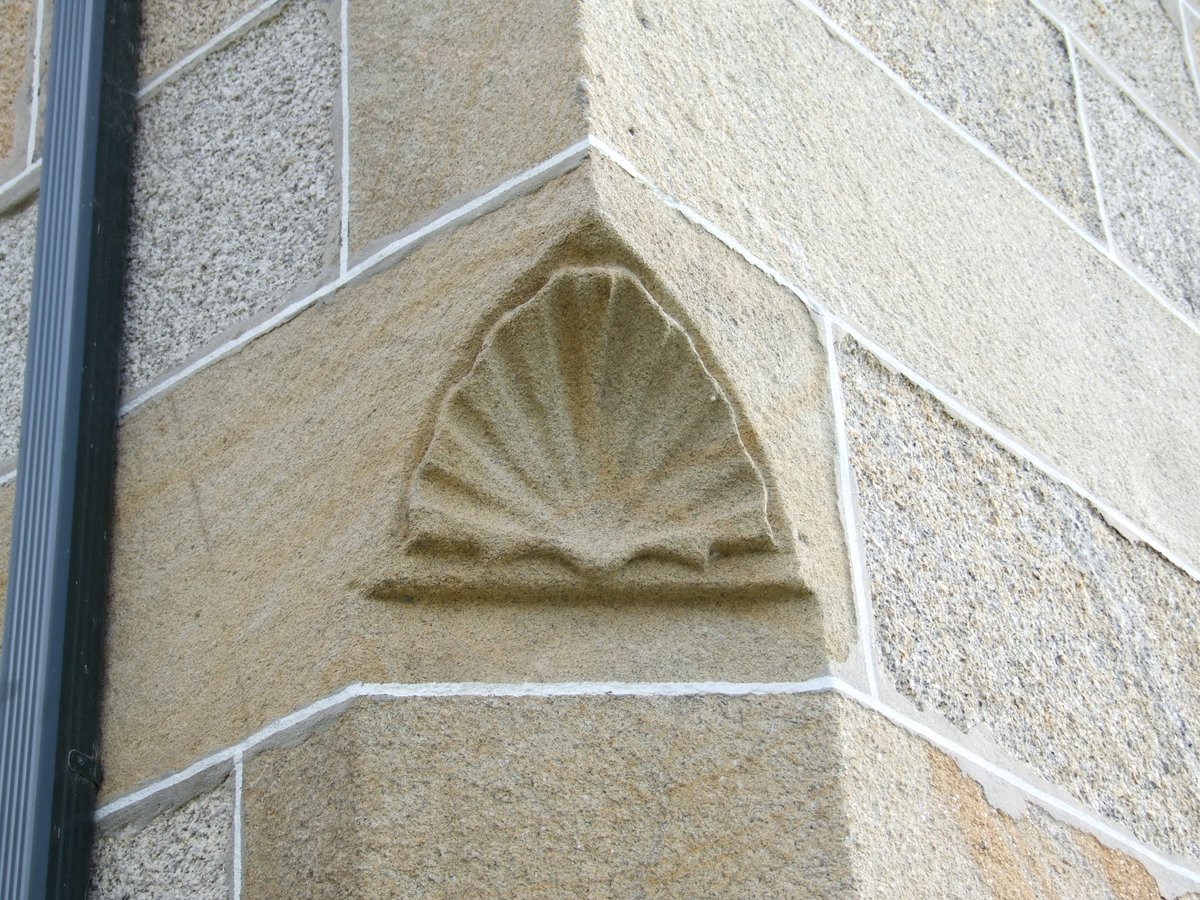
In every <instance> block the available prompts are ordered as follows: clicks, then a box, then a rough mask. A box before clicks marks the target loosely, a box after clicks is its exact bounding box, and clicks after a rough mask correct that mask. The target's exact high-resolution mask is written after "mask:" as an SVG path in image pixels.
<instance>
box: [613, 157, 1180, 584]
mask: <svg viewBox="0 0 1200 900" xmlns="http://www.w3.org/2000/svg"><path fill="white" fill-rule="evenodd" d="M592 142H593V144H594V145H595V148H596V151H597V152H599V153H601V154H602V155H604V156H606V157H607V158H608V159H609V161H610V162H612V163H613V164H614V165H616V166H618V167H619V168H621V169H623V170H624V171H625V172H626V173H627V174H628V175H630V176H631V177H632V178H633V179H634V180H635V181H638V182H639V183H641V184H643V185H645V186H646V187H647V188H648V189H649V190H650V191H651V192H652V193H653V194H654V195H655V196H656V197H658V199H659V200H660V201H661V202H662V203H664V204H665V205H666V206H668V207H670V208H671V209H674V210H676V211H677V212H679V213H680V214H682V215H683V216H684V217H685V218H687V219H688V220H689V221H690V222H692V223H694V224H695V225H698V226H699V227H701V228H703V229H704V230H705V231H707V232H708V233H709V234H711V235H712V236H713V237H714V238H716V239H717V240H718V241H720V242H721V243H722V244H724V245H725V246H726V247H728V248H729V249H730V250H732V251H733V252H734V253H737V254H738V255H739V256H741V257H742V258H743V259H745V260H746V262H748V263H749V264H750V265H752V266H754V267H755V268H757V269H759V270H760V271H761V272H762V273H763V274H764V275H766V276H767V277H768V278H770V279H772V280H773V281H775V282H776V283H777V284H779V285H780V286H781V287H784V288H785V289H787V290H788V291H790V292H791V293H792V294H794V295H795V296H796V297H797V298H798V299H799V300H800V301H801V302H802V303H804V304H805V306H807V307H808V308H809V309H810V310H811V311H812V312H814V313H815V314H817V315H820V316H826V317H828V318H830V319H831V320H832V321H833V322H835V323H836V324H837V325H838V327H839V328H841V329H842V330H843V331H844V332H846V333H847V334H849V335H850V336H851V337H853V338H854V339H855V340H856V341H858V342H859V343H860V344H862V345H863V347H864V348H865V349H866V350H868V351H869V352H871V353H872V354H874V355H875V356H876V357H878V358H879V359H880V360H881V361H882V362H883V363H884V364H885V365H886V366H887V367H888V368H891V369H892V370H893V371H896V372H898V373H900V374H901V375H903V376H904V377H905V378H907V379H908V380H909V381H911V382H913V383H914V384H916V385H917V386H918V387H920V388H921V389H922V390H924V391H925V392H926V393H928V394H930V395H931V396H933V397H934V398H935V399H937V400H938V401H939V402H941V403H942V405H943V406H945V407H947V408H948V409H949V410H950V411H951V412H952V413H953V414H954V415H955V416H957V417H958V418H960V419H962V420H964V421H966V422H968V423H969V424H971V425H973V426H975V427H976V428H978V429H980V430H981V431H983V432H984V433H985V434H987V435H989V436H990V437H991V438H992V439H993V440H995V441H996V442H997V443H999V444H1000V445H1001V446H1002V447H1004V448H1005V449H1006V450H1008V451H1009V453H1011V454H1012V455H1013V456H1015V457H1017V458H1018V459H1023V460H1025V461H1026V462H1028V463H1029V464H1031V465H1033V466H1034V467H1035V468H1037V469H1039V470H1040V471H1041V472H1043V473H1044V474H1045V475H1047V476H1049V477H1050V478H1051V479H1053V480H1054V481H1057V482H1058V483H1060V484H1062V485H1063V486H1064V487H1066V488H1068V489H1070V490H1071V491H1073V492H1075V493H1076V494H1078V495H1079V496H1081V497H1082V498H1083V499H1084V500H1086V501H1087V502H1088V503H1090V504H1091V505H1092V506H1093V507H1094V508H1095V509H1096V510H1097V511H1098V512H1099V513H1100V514H1101V515H1102V516H1104V518H1105V519H1106V520H1107V521H1108V522H1109V524H1111V525H1113V527H1115V528H1117V529H1118V530H1120V531H1122V532H1123V533H1124V534H1125V535H1126V536H1127V537H1128V536H1130V535H1132V536H1134V538H1135V539H1136V540H1138V541H1140V542H1141V543H1143V544H1146V545H1147V546H1148V547H1150V548H1152V549H1153V550H1154V551H1155V552H1157V553H1158V554H1159V555H1160V556H1162V557H1163V558H1165V559H1166V560H1167V561H1168V562H1170V563H1172V564H1173V565H1175V566H1176V567H1177V568H1179V569H1180V570H1181V571H1183V572H1185V573H1186V574H1187V575H1188V576H1190V577H1191V578H1192V579H1193V580H1195V581H1200V569H1198V568H1196V567H1195V566H1194V565H1192V563H1191V562H1190V561H1188V560H1186V559H1184V558H1183V557H1181V556H1180V555H1178V554H1176V553H1175V552H1174V551H1172V550H1170V549H1168V548H1167V547H1166V546H1165V544H1164V543H1163V542H1162V541H1161V540H1159V539H1158V538H1156V537H1154V536H1153V535H1152V534H1151V532H1150V531H1148V530H1147V529H1146V528H1143V527H1142V526H1140V525H1137V524H1136V523H1134V522H1133V520H1132V519H1130V518H1129V517H1128V516H1126V515H1125V514H1124V513H1122V512H1119V511H1118V510H1117V509H1116V507H1115V506H1113V505H1112V504H1110V503H1106V502H1105V501H1103V500H1101V499H1100V498H1099V497H1098V496H1097V495H1096V494H1094V493H1092V492H1091V491H1089V490H1087V489H1086V488H1085V487H1084V486H1083V485H1082V484H1081V483H1080V482H1078V481H1076V480H1075V479H1074V478H1072V477H1071V476H1069V475H1067V474H1066V473H1065V472H1063V471H1062V470H1060V469H1058V468H1057V467H1056V466H1054V465H1052V464H1051V463H1050V462H1049V461H1047V460H1046V459H1044V458H1042V457H1041V456H1040V455H1039V454H1037V453H1035V452H1034V451H1033V450H1032V449H1030V448H1029V447H1027V446H1026V445H1025V444H1023V443H1021V442H1020V441H1018V440H1016V439H1015V438H1013V437H1012V436H1010V435H1009V434H1008V433H1007V432H1005V431H1003V430H1002V429H1001V428H999V427H998V426H996V425H993V424H992V423H991V422H989V421H988V420H987V419H985V418H984V417H983V416H982V415H980V414H979V413H978V412H976V411H975V410H974V409H972V408H971V407H969V406H968V405H967V404H965V403H963V402H962V401H960V400H958V399H957V398H955V397H954V396H953V395H952V394H950V393H948V392H947V391H945V390H943V389H942V388H939V387H937V386H936V385H935V384H934V383H933V382H931V381H930V380H929V379H927V378H925V377H923V376H922V375H919V374H918V373H917V371H916V370H915V369H914V368H913V367H911V366H908V365H906V364H905V363H903V362H901V361H900V360H899V358H897V357H896V356H895V355H894V354H892V353H890V352H889V351H887V350H885V349H884V348H883V347H882V346H881V345H880V344H878V343H877V342H876V341H874V340H872V339H871V338H869V337H867V336H866V334H865V333H864V332H863V330H862V329H861V328H859V327H858V326H856V325H854V324H853V323H852V322H850V321H849V320H848V319H846V318H844V317H842V316H840V315H838V314H836V313H834V312H833V311H832V310H831V309H829V308H828V307H827V306H825V304H823V303H821V302H820V301H818V300H816V299H815V298H813V297H812V296H810V295H809V294H808V292H807V291H805V290H804V289H803V288H802V287H800V286H799V285H798V284H796V283H795V282H793V281H791V280H790V279H788V278H787V277H786V276H784V275H783V274H782V273H781V272H780V271H779V270H777V269H776V268H774V267H773V266H771V265H770V264H768V263H767V262H765V261H764V260H762V259H761V258H760V257H758V256H756V255H755V254H754V253H752V252H751V251H750V250H748V249H747V248H746V247H744V246H743V245H742V244H741V242H740V241H738V240H737V239H736V238H735V237H733V236H732V235H731V234H729V233H728V232H726V231H725V230H724V229H722V228H721V227H720V226H719V225H716V224H715V223H713V222H712V221H710V220H708V219H706V218H705V217H704V216H702V215H700V214H699V213H698V212H696V211H695V210H693V209H692V208H691V207H689V206H687V205H686V204H684V203H681V202H680V201H678V200H676V199H675V198H674V197H672V196H671V195H669V194H667V193H666V192H664V191H663V190H661V189H660V188H659V187H658V186H657V185H655V184H654V183H653V182H652V181H650V179H648V178H647V177H646V176H645V175H643V174H642V173H641V172H640V171H638V169H637V168H636V167H635V166H634V165H633V163H631V162H630V161H629V160H628V159H627V158H626V157H625V156H624V155H623V154H622V153H620V152H619V151H618V150H615V149H613V148H612V147H611V146H609V145H608V144H607V143H605V142H604V141H603V140H601V139H599V138H595V137H593V138H592Z"/></svg>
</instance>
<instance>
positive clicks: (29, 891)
mask: <svg viewBox="0 0 1200 900" xmlns="http://www.w3.org/2000/svg"><path fill="white" fill-rule="evenodd" d="M137 26H138V17H137V3H136V0H57V2H56V3H55V5H54V37H53V43H52V49H51V54H50V87H49V94H48V104H47V120H46V130H45V151H44V154H43V162H42V176H41V196H40V207H39V211H38V230H37V253H36V256H35V259H34V276H33V304H32V309H31V312H30V321H29V345H28V353H27V356H26V364H25V398H24V408H23V411H22V414H21V452H20V460H19V465H18V471H17V486H16V503H15V507H14V511H13V537H12V550H11V557H10V566H9V580H8V596H7V607H6V612H5V617H4V644H3V651H2V655H0V896H3V897H5V898H9V897H12V898H19V897H29V898H34V897H82V896H83V895H84V893H85V892H86V890H87V883H88V867H89V856H90V852H91V840H92V817H93V811H94V807H95V801H96V792H97V790H98V787H99V779H100V775H99V765H98V762H97V752H98V744H97V727H98V720H99V700H100V688H101V671H102V663H103V650H104V647H103V636H104V606H105V596H106V593H107V589H108V550H109V547H108V536H109V520H110V515H111V507H112V487H113V476H114V458H115V434H116V413H117V399H118V375H117V366H118V346H119V342H120V339H121V307H122V302H121V301H122V291H123V282H124V273H125V255H126V238H127V234H128V223H129V192H130V150H131V146H132V134H133V112H134V94H135V90H136V61H137V53H136V46H137Z"/></svg>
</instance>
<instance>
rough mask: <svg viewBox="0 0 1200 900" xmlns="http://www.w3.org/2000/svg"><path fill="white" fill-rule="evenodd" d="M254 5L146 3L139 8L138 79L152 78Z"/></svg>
mask: <svg viewBox="0 0 1200 900" xmlns="http://www.w3.org/2000/svg"><path fill="white" fill-rule="evenodd" d="M258 5H259V3H257V2H255V0H207V2H204V3H195V2H191V0H146V2H143V3H142V4H141V5H140V12H141V16H142V24H141V33H140V34H139V39H140V40H141V44H140V46H139V48H138V69H139V73H140V75H141V78H142V79H143V80H146V79H149V78H152V77H154V76H155V75H157V74H158V73H160V72H161V71H163V70H164V69H166V68H168V67H169V66H171V65H172V64H173V63H176V62H178V61H179V60H180V59H182V58H183V57H184V56H186V55H187V54H188V53H189V52H190V51H192V50H194V49H195V48H197V47H199V46H200V45H202V44H204V43H205V42H206V41H208V40H210V39H212V38H214V37H216V36H217V35H218V34H219V33H220V32H221V31H222V30H224V29H225V28H226V27H228V26H229V25H232V24H233V23H234V22H235V21H237V19H238V18H240V17H241V16H242V15H244V14H246V13H248V12H250V10H252V9H254V8H255V7H256V6H258Z"/></svg>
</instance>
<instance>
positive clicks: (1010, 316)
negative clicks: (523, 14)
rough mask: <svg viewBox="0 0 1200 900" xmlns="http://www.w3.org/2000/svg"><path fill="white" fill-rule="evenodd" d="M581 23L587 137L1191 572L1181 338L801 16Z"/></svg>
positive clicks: (1185, 349) (1189, 423)
mask: <svg viewBox="0 0 1200 900" xmlns="http://www.w3.org/2000/svg"><path fill="white" fill-rule="evenodd" d="M582 10H583V27H584V29H585V35H586V46H587V59H588V64H589V67H590V68H591V70H593V72H594V75H593V76H592V77H591V78H590V79H589V84H590V85H591V91H590V93H589V97H590V100H591V103H590V106H589V110H590V116H591V128H592V130H593V132H594V133H595V134H597V135H599V136H600V137H603V138H604V139H605V140H606V141H608V142H609V143H610V144H611V145H612V146H613V147H614V148H615V149H617V150H618V151H620V152H621V153H622V154H623V155H624V156H625V157H626V158H628V159H629V160H630V161H631V162H632V163H633V165H634V166H635V167H636V168H637V169H638V170H639V171H640V172H641V173H643V174H644V175H645V176H646V178H648V179H649V180H650V181H651V182H652V183H653V184H655V185H656V186H657V187H658V188H659V189H661V190H662V191H663V192H665V193H666V194H668V195H670V196H672V197H674V198H676V199H678V200H679V201H681V202H683V203H684V204H686V205H687V206H689V207H690V208H691V209H693V210H695V211H696V212H698V213H699V214H700V215H702V216H704V217H705V218H707V219H708V220H710V221H711V222H713V223H714V224H715V225H716V226H717V227H719V228H720V229H721V230H723V231H724V232H726V233H727V234H729V235H731V236H732V237H733V238H734V239H736V240H737V241H738V242H739V243H741V244H742V245H743V246H745V247H746V248H748V249H749V250H750V251H751V252H752V253H753V254H754V255H755V256H757V257H758V258H760V259H763V260H765V261H766V262H767V263H768V264H770V265H771V266H772V267H774V268H775V269H777V270H778V271H780V272H781V273H782V274H783V275H784V276H786V277H787V278H788V279H790V280H791V281H793V282H794V283H795V284H797V285H798V286H799V287H800V288H801V289H802V290H803V291H804V292H805V293H806V294H807V295H808V296H810V297H812V298H813V299H814V300H816V301H817V302H819V303H821V304H824V305H825V306H827V307H829V308H830V309H832V310H833V311H834V312H836V313H838V314H839V315H843V316H845V317H846V318H847V319H848V320H849V321H852V322H855V323H856V324H857V325H858V327H860V328H861V329H862V330H863V332H864V333H866V334H869V335H870V336H871V338H872V339H873V340H875V341H877V342H878V343H879V344H880V345H882V346H884V347H886V348H887V349H888V351H889V352H891V353H893V354H894V355H895V356H896V357H897V358H899V359H901V360H903V361H904V362H905V363H906V364H907V365H909V366H911V367H912V368H913V369H914V370H915V371H917V372H919V373H921V375H922V376H924V377H925V378H928V379H929V380H931V381H932V382H934V383H935V384H939V385H941V386H942V387H943V388H945V389H946V390H947V391H949V392H950V393H952V394H953V395H954V396H956V397H957V398H959V399H960V400H961V401H962V402H964V403H966V404H967V405H968V406H970V407H971V408H973V409H976V410H978V411H979V412H980V413H982V414H983V415H984V416H985V417H986V418H987V419H988V420H989V421H992V422H994V423H995V424H996V425H998V426H999V427H1001V428H1003V429H1004V430H1005V431H1006V432H1007V433H1009V434H1011V435H1013V436H1014V437H1016V438H1017V439H1019V440H1021V441H1023V442H1025V443H1026V444H1027V445H1029V446H1032V447H1033V448H1034V449H1035V450H1036V451H1037V452H1038V453H1039V454H1041V455H1042V456H1043V457H1045V458H1047V459H1049V460H1050V461H1051V462H1052V463H1053V464H1054V465H1056V466H1058V467H1059V468H1061V469H1063V470H1065V471H1069V472H1071V473H1073V474H1074V476H1075V477H1076V478H1077V479H1078V480H1079V481H1080V483H1082V484H1083V485H1084V486H1085V487H1086V488H1087V489H1088V490H1089V491H1090V492H1092V493H1094V494H1095V495H1096V496H1099V497H1102V498H1104V499H1105V501H1106V502H1107V503H1110V504H1112V505H1114V506H1116V507H1117V508H1118V509H1120V510H1121V511H1122V512H1123V513H1124V514H1126V515H1127V516H1129V518H1130V519H1131V520H1133V521H1134V522H1136V523H1138V524H1139V525H1140V526H1141V527H1143V528H1145V529H1146V530H1147V531H1149V532H1150V533H1151V534H1153V535H1155V536H1156V537H1157V539H1158V540H1159V541H1161V542H1162V543H1163V545H1165V546H1166V547H1167V548H1168V549H1169V550H1171V551H1173V552H1174V553H1176V554H1179V555H1180V556H1181V557H1182V558H1184V559H1187V560H1190V561H1191V562H1192V564H1200V519H1198V518H1197V516H1196V514H1195V511H1196V509H1197V508H1198V507H1200V481H1198V480H1197V479H1196V478H1195V477H1194V473H1195V472H1196V471H1197V469H1198V468H1200V406H1198V405H1197V399H1196V398H1197V397H1200V353H1198V352H1197V348H1198V343H1197V335H1196V333H1195V332H1194V331H1193V330H1192V329H1191V328H1189V327H1188V325H1187V324H1186V323H1184V322H1181V321H1180V320H1179V319H1178V317H1176V316H1175V315H1174V314H1173V313H1172V312H1171V311H1169V310H1166V309H1164V308H1163V307H1162V305H1161V304H1160V303H1158V301H1157V300H1155V298H1154V297H1152V296H1150V295H1149V294H1148V293H1147V292H1146V291H1145V290H1144V289H1143V288H1142V287H1141V286H1140V285H1139V284H1138V283H1137V282H1136V281H1135V280H1134V279H1133V278H1131V277H1130V276H1129V275H1128V274H1127V273H1126V272H1124V271H1122V270H1121V268H1119V267H1118V266H1117V265H1116V264H1115V263H1113V262H1112V261H1111V260H1110V259H1108V257H1107V256H1106V255H1104V254H1103V253H1102V252H1100V251H1099V250H1098V249H1097V248H1096V247H1095V246H1094V245H1093V244H1092V243H1091V242H1090V241H1088V240H1085V239H1084V238H1083V237H1082V236H1081V235H1080V234H1079V233H1078V232H1077V230H1076V229H1074V228H1072V227H1070V226H1069V225H1068V224H1066V223H1064V222H1063V221H1062V220H1061V219H1060V218H1059V216H1057V215H1055V213H1054V212H1052V211H1051V210H1049V209H1047V208H1046V207H1045V206H1044V205H1043V204H1042V203H1041V202H1039V201H1038V200H1037V199H1036V198H1034V197H1032V196H1030V194H1029V193H1028V192H1027V191H1026V190H1024V188H1022V187H1021V186H1020V185H1019V184H1017V183H1016V182H1015V181H1014V180H1013V179H1012V178H1011V177H1009V176H1008V175H1007V174H1006V173H1005V172H1003V171H1002V170H1000V169H999V168H998V167H996V166H995V165H994V164H993V163H992V162H991V161H990V160H988V159H987V158H985V157H984V156H983V155H982V154H980V153H979V152H978V150H976V149H975V148H974V147H972V146H970V145H969V144H968V143H966V142H965V141H963V140H962V138H961V137H960V136H959V135H958V134H956V133H955V131H953V130H951V129H948V128H947V127H946V126H945V124H944V123H943V122H942V121H940V120H939V119H938V118H937V117H935V116H934V115H933V114H932V113H930V112H928V111H927V110H925V109H924V108H923V107H922V105H921V104H919V103H918V102H917V100H916V99H915V98H914V97H912V96H911V95H910V94H909V92H908V91H906V90H904V89H903V88H901V86H899V85H897V84H896V83H895V82H894V80H893V79H892V78H890V77H889V76H888V75H887V74H886V73H884V72H881V71H880V70H879V69H878V67H876V66H875V65H873V64H872V63H871V62H870V61H868V60H867V59H865V58H864V57H863V55H862V54H861V53H860V52H859V51H858V50H857V49H856V48H855V47H853V46H851V45H850V44H848V43H847V42H845V41H843V40H842V39H840V38H839V37H838V36H837V35H835V34H833V33H832V32H831V31H830V30H829V29H828V28H826V27H825V25H824V23H823V22H822V20H821V19H820V18H819V17H818V16H816V15H815V14H813V13H811V12H810V11H808V10H807V9H806V8H804V7H803V6H800V5H798V4H791V3H786V2H783V0H754V2H748V3H745V4H738V5H736V7H735V6H734V5H731V4H717V3H710V2H705V0H681V2H680V3H678V4H672V5H671V6H670V7H669V8H668V7H657V8H654V9H647V8H645V6H644V4H637V3H635V2H633V0H613V2H608V3H587V4H584V5H583V7H582ZM1147 348H1154V350H1153V351H1148V350H1147ZM1148 396H1153V397H1154V398H1155V402H1154V403H1146V402H1145V398H1146V397H1148ZM1131 472H1137V477H1136V478H1134V477H1131Z"/></svg>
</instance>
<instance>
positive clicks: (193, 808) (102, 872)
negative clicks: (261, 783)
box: [88, 781, 233, 900]
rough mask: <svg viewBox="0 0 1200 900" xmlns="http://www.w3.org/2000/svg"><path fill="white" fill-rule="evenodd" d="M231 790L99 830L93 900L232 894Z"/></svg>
mask: <svg viewBox="0 0 1200 900" xmlns="http://www.w3.org/2000/svg"><path fill="white" fill-rule="evenodd" d="M232 788H233V786H232V783H231V782H229V781H226V782H225V784H223V785H221V786H219V787H217V788H214V789H213V790H211V791H209V792H208V793H206V794H201V795H200V796H199V797H196V798H195V799H194V800H190V801H189V802H187V803H185V804H183V805H182V806H181V807H179V808H178V809H176V810H174V811H172V812H169V813H165V814H163V815H160V816H158V817H157V818H155V819H154V820H153V821H151V822H149V823H148V824H145V825H144V826H141V825H127V826H125V827H123V828H119V829H117V830H115V831H111V832H105V831H104V830H103V829H101V831H100V833H99V834H98V835H97V836H96V844H95V847H94V849H93V851H92V879H91V885H90V886H89V890H88V896H89V897H91V898H92V900H125V898H135V897H156V898H180V900H203V898H213V900H218V898H222V897H228V896H231V894H230V890H229V889H230V884H231V882H230V878H231V871H230V863H231V862H232V858H233V789H232Z"/></svg>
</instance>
